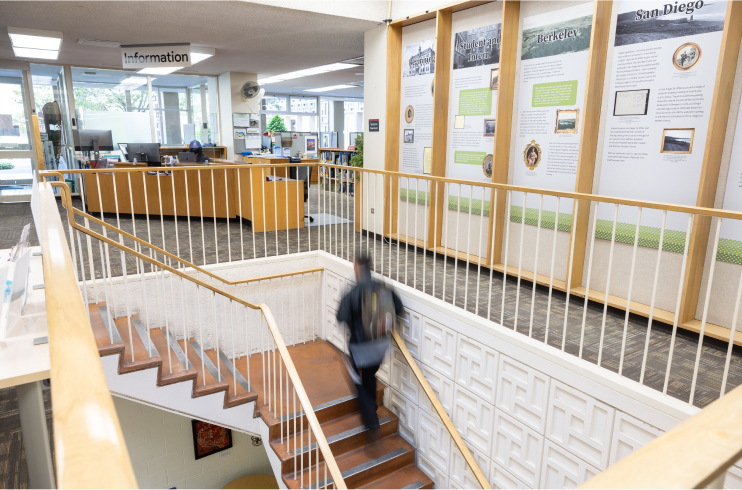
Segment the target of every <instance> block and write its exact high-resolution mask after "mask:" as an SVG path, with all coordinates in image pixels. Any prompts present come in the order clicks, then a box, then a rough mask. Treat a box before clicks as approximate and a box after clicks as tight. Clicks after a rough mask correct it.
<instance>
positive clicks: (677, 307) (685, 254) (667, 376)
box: [619, 213, 737, 394]
mask: <svg viewBox="0 0 742 490" xmlns="http://www.w3.org/2000/svg"><path fill="white" fill-rule="evenodd" d="M692 225H693V215H692V214H690V213H689V214H688V226H687V228H686V230H685V247H684V248H683V265H682V266H681V269H680V277H681V278H684V277H685V268H686V265H687V264H688V243H689V241H690V233H691V227H692ZM682 297H683V281H682V280H680V281H678V299H677V303H675V319H674V320H673V323H672V340H671V341H670V352H669V354H668V356H667V369H666V370H665V385H664V387H663V388H662V393H663V394H667V384H668V383H669V381H670V369H671V367H672V354H673V352H674V351H675V334H676V333H677V330H678V318H679V317H680V300H681V298H682ZM735 311H737V310H736V309H735ZM732 340H733V339H732ZM622 357H623V356H622ZM619 374H620V373H619Z"/></svg>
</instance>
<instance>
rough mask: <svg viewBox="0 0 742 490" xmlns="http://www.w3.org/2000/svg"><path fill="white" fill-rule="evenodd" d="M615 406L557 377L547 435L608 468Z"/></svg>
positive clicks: (568, 448)
mask: <svg viewBox="0 0 742 490" xmlns="http://www.w3.org/2000/svg"><path fill="white" fill-rule="evenodd" d="M614 413H615V409H614V408H612V407H610V406H608V405H606V404H605V403H602V402H600V401H598V400H596V399H594V398H593V397H591V396H588V395H586V394H584V393H582V392H580V391H577V390H575V389H573V388H571V387H569V386H567V385H565V384H564V383H560V382H559V381H557V380H554V379H552V380H551V388H550V390H549V410H548V415H547V419H546V420H547V422H546V425H547V427H546V437H548V438H549V439H551V440H552V441H554V442H555V443H557V444H558V445H560V446H561V447H563V448H565V449H567V450H569V451H571V452H572V453H573V454H575V455H576V456H578V457H580V458H582V459H583V460H584V461H586V462H588V463H590V464H591V465H593V466H595V467H596V468H599V469H600V470H605V469H606V468H607V467H608V455H609V452H610V445H611V432H612V429H613V416H614Z"/></svg>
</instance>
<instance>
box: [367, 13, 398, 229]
mask: <svg viewBox="0 0 742 490" xmlns="http://www.w3.org/2000/svg"><path fill="white" fill-rule="evenodd" d="M401 90H402V24H391V25H389V27H388V28H387V35H386V121H385V123H386V135H385V138H386V147H385V155H384V170H390V171H392V172H399V129H400V118H401V112H400V111H401V109H400V106H399V104H400V92H401ZM368 175H370V174H368ZM389 180H390V179H389V178H388V177H384V178H383V179H382V182H383V184H384V205H383V206H381V207H380V208H381V209H385V210H386V212H384V217H383V219H384V234H385V235H391V234H392V233H395V232H396V229H397V207H398V205H399V186H398V183H397V181H396V180H394V181H393V182H392V183H391V185H390V182H389ZM390 192H391V194H390ZM369 197H370V196H369ZM390 197H391V198H392V199H391V204H392V210H391V219H390V216H389V209H388V208H387V206H388V205H389V198H390ZM381 209H378V210H377V212H378V211H381Z"/></svg>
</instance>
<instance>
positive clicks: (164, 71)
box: [137, 66, 183, 75]
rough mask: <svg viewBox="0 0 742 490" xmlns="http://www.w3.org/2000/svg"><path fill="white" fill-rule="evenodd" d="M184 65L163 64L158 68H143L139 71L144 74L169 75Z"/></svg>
mask: <svg viewBox="0 0 742 490" xmlns="http://www.w3.org/2000/svg"><path fill="white" fill-rule="evenodd" d="M181 68H183V67H182V66H162V67H157V68H143V69H141V70H139V71H138V72H137V73H140V74H142V75H169V74H171V73H172V72H174V71H176V70H180V69H181Z"/></svg>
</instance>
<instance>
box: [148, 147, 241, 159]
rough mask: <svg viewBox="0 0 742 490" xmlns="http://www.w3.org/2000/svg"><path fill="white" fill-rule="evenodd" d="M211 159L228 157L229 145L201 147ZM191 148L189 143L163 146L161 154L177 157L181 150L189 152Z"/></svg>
mask: <svg viewBox="0 0 742 490" xmlns="http://www.w3.org/2000/svg"><path fill="white" fill-rule="evenodd" d="M201 149H202V150H203V152H204V155H206V158H208V159H209V160H214V159H216V158H221V159H224V158H227V147H226V146H204V147H202V148H201ZM188 151H190V148H189V146H188V145H183V146H161V147H160V155H162V156H166V155H168V156H174V157H177V156H178V153H180V152H188Z"/></svg>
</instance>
